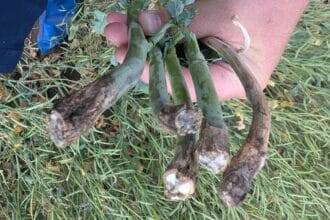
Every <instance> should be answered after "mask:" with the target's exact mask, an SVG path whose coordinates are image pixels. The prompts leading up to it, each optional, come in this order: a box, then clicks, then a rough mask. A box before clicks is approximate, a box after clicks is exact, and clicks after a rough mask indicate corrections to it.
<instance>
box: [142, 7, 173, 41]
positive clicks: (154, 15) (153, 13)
mask: <svg viewBox="0 0 330 220" xmlns="http://www.w3.org/2000/svg"><path fill="white" fill-rule="evenodd" d="M168 19H169V16H168V14H167V13H166V12H165V11H158V10H150V11H144V12H142V13H141V14H140V16H139V22H140V24H141V26H142V28H143V30H144V33H145V34H146V35H153V34H155V33H157V32H158V31H159V30H160V28H161V27H162V26H163V25H164V24H165V23H166V22H167V21H168Z"/></svg>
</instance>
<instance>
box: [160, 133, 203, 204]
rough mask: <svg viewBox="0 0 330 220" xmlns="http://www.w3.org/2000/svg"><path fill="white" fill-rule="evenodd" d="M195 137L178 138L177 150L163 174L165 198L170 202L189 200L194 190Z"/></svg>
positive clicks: (195, 174)
mask: <svg viewBox="0 0 330 220" xmlns="http://www.w3.org/2000/svg"><path fill="white" fill-rule="evenodd" d="M195 151H196V135H194V134H189V135H186V136H181V137H178V150H177V152H176V154H175V157H174V159H173V160H172V162H171V163H170V165H169V166H168V167H167V169H166V172H165V174H164V184H165V196H166V198H168V199H170V200H172V201H179V200H186V199H188V198H190V197H191V196H192V195H193V194H194V192H195V188H196V179H197V173H198V165H197V161H196V156H195Z"/></svg>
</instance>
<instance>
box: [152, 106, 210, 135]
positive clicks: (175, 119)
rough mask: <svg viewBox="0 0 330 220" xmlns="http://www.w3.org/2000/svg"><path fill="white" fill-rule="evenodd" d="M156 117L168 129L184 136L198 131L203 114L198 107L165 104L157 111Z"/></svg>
mask: <svg viewBox="0 0 330 220" xmlns="http://www.w3.org/2000/svg"><path fill="white" fill-rule="evenodd" d="M158 118H159V121H160V122H161V123H162V125H164V127H165V128H166V129H167V130H168V131H170V132H172V133H176V134H178V135H180V136H184V135H187V134H196V133H198V132H199V129H200V126H201V123H202V118H203V115H202V111H201V110H200V109H198V108H192V107H187V106H186V105H165V106H164V107H163V108H162V109H161V111H160V112H159V116H158Z"/></svg>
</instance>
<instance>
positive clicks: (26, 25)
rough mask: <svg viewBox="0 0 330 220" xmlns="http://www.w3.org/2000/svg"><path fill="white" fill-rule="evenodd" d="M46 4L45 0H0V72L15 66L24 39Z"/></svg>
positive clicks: (20, 53)
mask: <svg viewBox="0 0 330 220" xmlns="http://www.w3.org/2000/svg"><path fill="white" fill-rule="evenodd" d="M46 4H47V0H1V1H0V73H7V72H11V71H12V70H13V69H14V68H15V66H16V64H17V62H18V60H19V58H20V57H21V55H22V50H23V46H24V40H25V38H26V37H27V36H28V34H29V33H30V31H31V29H32V27H33V24H34V22H35V21H36V20H37V19H38V17H39V16H40V14H41V13H42V12H43V11H44V10H45V8H46Z"/></svg>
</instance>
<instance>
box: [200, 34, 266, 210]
mask: <svg viewBox="0 0 330 220" xmlns="http://www.w3.org/2000/svg"><path fill="white" fill-rule="evenodd" d="M203 41H204V43H205V44H206V45H208V46H209V47H210V48H213V49H214V50H215V51H217V52H218V53H219V54H221V55H222V56H223V57H224V58H225V60H226V61H227V62H228V64H229V65H230V66H231V67H232V68H233V70H234V72H235V73H236V74H237V76H238V77H239V79H240V81H241V83H242V84H243V86H244V89H245V92H246V94H247V97H248V99H249V101H250V102H251V104H252V109H253V121H252V124H251V127H250V131H249V134H248V136H247V138H246V140H245V142H244V144H243V146H242V147H241V148H240V150H239V151H238V152H237V153H236V155H235V156H234V157H233V158H232V159H231V162H230V164H229V165H228V166H227V168H226V170H225V172H224V174H223V181H222V184H221V186H220V192H219V193H220V196H221V198H222V200H223V201H224V202H225V204H226V205H227V206H229V207H233V206H237V205H238V204H239V203H240V202H242V201H243V200H244V198H245V196H246V194H247V193H248V191H249V189H250V186H251V183H252V180H253V178H254V177H255V176H256V175H257V174H258V172H259V171H260V169H261V168H262V167H263V166H264V164H265V160H266V153H267V145H268V139H269V132H270V121H271V117H270V112H269V109H268V105H267V102H266V98H265V96H264V95H263V93H262V90H261V88H260V86H259V84H258V82H257V80H256V79H255V78H254V76H253V74H252V73H251V72H250V70H249V68H248V67H247V66H246V65H245V64H244V63H242V62H241V60H240V58H239V55H238V54H237V53H236V52H235V51H234V50H233V48H232V47H231V46H229V45H228V44H226V43H224V42H222V41H221V40H219V39H217V38H214V37H208V38H205V39H204V40H203Z"/></svg>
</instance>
